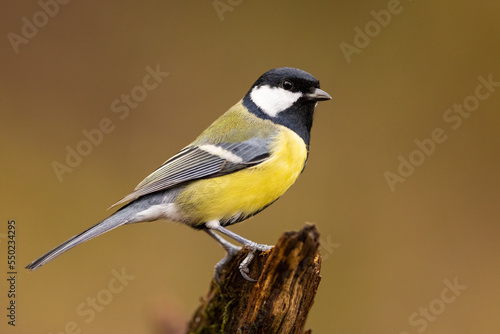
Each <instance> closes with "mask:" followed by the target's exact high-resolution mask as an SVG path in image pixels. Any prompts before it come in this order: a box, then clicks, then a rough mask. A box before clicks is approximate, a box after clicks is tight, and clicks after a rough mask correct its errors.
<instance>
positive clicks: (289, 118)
mask: <svg viewBox="0 0 500 334" xmlns="http://www.w3.org/2000/svg"><path fill="white" fill-rule="evenodd" d="M331 98H332V97H331V96H330V95H329V94H328V93H326V92H325V91H323V90H321V89H320V88H319V81H318V80H317V79H316V78H315V77H313V76H312V75H311V74H309V73H307V72H304V71H302V70H299V69H296V68H291V67H281V68H275V69H272V70H270V71H268V72H266V73H264V74H263V75H262V76H261V77H260V78H259V79H258V80H257V81H256V82H255V83H254V84H253V86H252V88H251V89H250V91H249V92H248V93H247V95H245V97H244V99H243V104H244V105H245V107H247V108H248V110H249V111H250V112H252V113H254V114H255V115H257V116H258V117H261V118H264V119H269V120H271V121H273V122H274V123H277V124H281V125H284V126H286V127H288V128H289V129H291V130H293V131H295V132H296V133H297V134H298V135H299V136H301V137H302V139H304V142H305V143H306V145H309V136H310V131H311V127H312V120H313V115H314V108H315V107H316V105H317V103H318V101H325V100H330V99H331Z"/></svg>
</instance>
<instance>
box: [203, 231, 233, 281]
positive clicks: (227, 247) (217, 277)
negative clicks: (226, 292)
mask: <svg viewBox="0 0 500 334" xmlns="http://www.w3.org/2000/svg"><path fill="white" fill-rule="evenodd" d="M205 232H207V233H208V235H209V236H211V237H212V238H214V239H215V240H216V241H217V242H218V243H219V244H220V245H221V246H222V248H224V249H225V250H226V252H227V254H226V256H224V258H223V259H222V260H220V261H219V262H218V263H217V264H216V265H215V274H214V278H215V281H216V282H217V284H219V285H221V282H220V274H221V273H222V268H223V267H224V266H225V265H226V263H227V262H228V261H229V260H231V259H232V258H233V257H234V256H235V255H236V253H238V252H239V251H240V249H241V247H238V246H235V245H233V244H232V243H230V242H228V241H227V240H226V239H224V238H222V237H221V236H219V235H218V234H217V233H215V232H214V231H212V230H210V229H206V230H205Z"/></svg>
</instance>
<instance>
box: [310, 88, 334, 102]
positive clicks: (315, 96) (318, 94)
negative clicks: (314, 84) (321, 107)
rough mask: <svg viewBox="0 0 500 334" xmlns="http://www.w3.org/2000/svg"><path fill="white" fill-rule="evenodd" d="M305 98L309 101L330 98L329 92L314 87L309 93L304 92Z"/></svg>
mask: <svg viewBox="0 0 500 334" xmlns="http://www.w3.org/2000/svg"><path fill="white" fill-rule="evenodd" d="M305 98H306V99H307V100H310V101H327V100H331V99H332V97H331V96H330V94H328V93H327V92H325V91H324V90H322V89H319V88H315V89H314V90H313V91H312V92H311V93H308V94H306V95H305Z"/></svg>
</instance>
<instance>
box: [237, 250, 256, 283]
mask: <svg viewBox="0 0 500 334" xmlns="http://www.w3.org/2000/svg"><path fill="white" fill-rule="evenodd" d="M254 257H255V249H254V250H251V251H250V252H249V253H248V255H247V257H245V259H244V260H243V261H241V263H240V273H241V276H243V278H244V279H246V280H247V281H249V282H252V283H255V282H257V280H256V279H253V278H251V277H250V276H248V274H249V273H250V268H248V266H249V265H250V262H252V260H253V258H254Z"/></svg>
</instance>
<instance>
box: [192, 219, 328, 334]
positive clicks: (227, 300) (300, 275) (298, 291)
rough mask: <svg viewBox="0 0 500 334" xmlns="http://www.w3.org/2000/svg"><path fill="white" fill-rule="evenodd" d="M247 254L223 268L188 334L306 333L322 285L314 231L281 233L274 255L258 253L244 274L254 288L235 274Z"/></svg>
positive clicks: (269, 252) (241, 253)
mask: <svg viewBox="0 0 500 334" xmlns="http://www.w3.org/2000/svg"><path fill="white" fill-rule="evenodd" d="M247 254H248V250H246V249H245V248H243V249H242V250H241V251H240V252H238V254H237V255H236V256H235V257H234V258H233V259H232V260H231V261H230V262H228V263H227V264H226V266H225V268H224V269H223V271H222V273H221V275H220V281H221V285H220V286H219V285H218V284H217V283H216V282H215V280H214V279H212V282H211V284H210V288H209V291H208V294H207V296H206V297H205V298H204V299H202V300H201V305H200V306H199V307H198V309H197V310H196V312H195V313H194V315H193V317H192V319H191V321H190V322H189V324H188V331H187V333H196V334H208V333H232V334H233V333H241V334H246V333H266V334H271V333H280V334H291V333H294V334H295V333H296V334H305V333H310V330H309V331H307V332H304V325H305V322H306V318H307V314H308V313H309V310H310V309H311V306H312V304H313V301H314V296H315V295H316V291H317V289H318V286H319V282H320V280H321V276H320V268H321V254H320V253H319V232H318V230H317V229H316V226H314V225H311V224H306V226H305V227H304V228H302V229H301V230H300V231H298V232H285V233H284V234H283V235H282V236H281V238H280V239H279V241H278V243H277V244H276V246H275V247H274V248H273V249H271V250H269V251H267V252H261V253H257V255H256V256H255V258H254V260H253V261H252V263H251V264H250V274H249V276H250V277H252V278H256V279H257V282H256V283H252V282H248V281H246V280H245V279H244V278H243V277H242V276H241V273H240V271H239V268H238V266H239V264H240V263H241V261H243V259H244V258H245V257H246V255H247Z"/></svg>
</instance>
